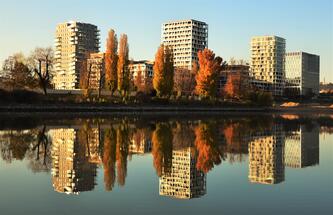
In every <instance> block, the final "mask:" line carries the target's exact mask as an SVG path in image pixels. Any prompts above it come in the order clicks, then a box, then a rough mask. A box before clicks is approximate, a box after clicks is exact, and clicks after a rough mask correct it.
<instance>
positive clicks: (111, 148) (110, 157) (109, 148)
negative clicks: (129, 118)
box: [102, 128, 117, 191]
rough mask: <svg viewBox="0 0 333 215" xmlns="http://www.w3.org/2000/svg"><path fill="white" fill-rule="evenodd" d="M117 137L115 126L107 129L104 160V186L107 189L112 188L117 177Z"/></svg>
mask: <svg viewBox="0 0 333 215" xmlns="http://www.w3.org/2000/svg"><path fill="white" fill-rule="evenodd" d="M116 138H117V137H116V132H115V130H114V129H113V128H111V129H107V130H106V131H105V136H104V147H103V158H102V162H103V168H104V186H105V190H106V191H111V190H112V188H113V186H114V183H115V179H116V173H115V170H116V167H115V162H116V142H117V140H116Z"/></svg>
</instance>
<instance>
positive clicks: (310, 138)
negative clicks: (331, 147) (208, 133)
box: [284, 125, 319, 168]
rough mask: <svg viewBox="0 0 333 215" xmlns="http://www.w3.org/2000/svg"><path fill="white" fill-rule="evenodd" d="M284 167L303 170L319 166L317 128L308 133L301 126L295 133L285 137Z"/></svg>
mask: <svg viewBox="0 0 333 215" xmlns="http://www.w3.org/2000/svg"><path fill="white" fill-rule="evenodd" d="M284 163H285V166H287V167H291V168H304V167H308V166H314V165H317V164H319V127H318V126H315V127H314V128H313V129H312V130H311V131H309V130H308V129H307V128H306V127H305V126H304V125H301V126H300V128H299V129H298V130H297V131H294V132H292V133H291V134H289V135H287V136H286V141H285V147H284Z"/></svg>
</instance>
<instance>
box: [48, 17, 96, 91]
mask: <svg viewBox="0 0 333 215" xmlns="http://www.w3.org/2000/svg"><path fill="white" fill-rule="evenodd" d="M98 51H99V30H98V29H97V26H95V25H92V24H87V23H81V22H75V21H70V22H66V23H61V24H58V25H57V28H56V36H55V56H54V58H55V64H54V66H55V74H54V77H53V85H54V88H55V89H66V90H71V89H78V87H79V82H80V80H79V78H80V70H81V68H82V61H83V60H84V59H86V58H87V55H88V54H89V53H95V52H98Z"/></svg>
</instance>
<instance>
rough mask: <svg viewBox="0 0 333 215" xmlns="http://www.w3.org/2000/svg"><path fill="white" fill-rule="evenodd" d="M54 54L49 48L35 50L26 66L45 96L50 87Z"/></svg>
mask: <svg viewBox="0 0 333 215" xmlns="http://www.w3.org/2000/svg"><path fill="white" fill-rule="evenodd" d="M53 61H54V54H53V50H52V48H51V47H47V48H35V49H34V50H33V51H32V53H31V55H30V57H29V58H28V65H29V66H30V69H31V70H32V71H33V72H34V73H35V76H36V77H37V79H38V85H39V87H40V88H41V89H42V90H43V92H44V94H45V95H47V88H48V87H50V86H51V69H52V67H53Z"/></svg>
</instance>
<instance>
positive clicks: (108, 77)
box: [105, 29, 118, 94]
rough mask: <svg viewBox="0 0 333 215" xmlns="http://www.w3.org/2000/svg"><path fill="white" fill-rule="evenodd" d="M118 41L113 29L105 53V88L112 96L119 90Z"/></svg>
mask: <svg viewBox="0 0 333 215" xmlns="http://www.w3.org/2000/svg"><path fill="white" fill-rule="evenodd" d="M117 47H118V40H117V34H116V33H115V31H114V30H113V29H111V30H110V31H109V34H108V39H107V40H106V51H105V86H106V87H107V89H109V90H111V92H112V94H113V92H114V91H116V90H117V61H118V54H117Z"/></svg>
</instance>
